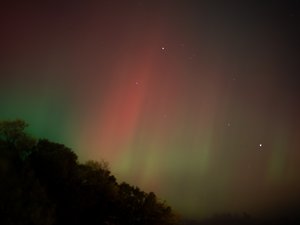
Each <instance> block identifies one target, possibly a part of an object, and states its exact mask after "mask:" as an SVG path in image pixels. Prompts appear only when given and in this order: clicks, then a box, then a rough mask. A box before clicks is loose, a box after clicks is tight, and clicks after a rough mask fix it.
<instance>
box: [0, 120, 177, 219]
mask: <svg viewBox="0 0 300 225" xmlns="http://www.w3.org/2000/svg"><path fill="white" fill-rule="evenodd" d="M26 127H27V124H26V123H25V122H24V121H22V120H14V121H1V122H0V224H1V225H19V224H20V225H21V224H22V225H68V224H72V225H79V224H82V225H90V224H91V225H92V224H93V225H94V224H95V225H96V224H99V225H100V224H107V225H108V224H110V225H113V224H114V225H121V224H122V225H139V224H140V225H144V224H145V225H171V224H176V223H177V219H176V216H175V215H174V213H173V212H172V210H171V208H170V207H169V206H167V205H165V203H163V202H160V201H159V200H158V199H157V197H156V195H155V194H154V193H153V192H150V193H145V192H143V191H142V190H140V189H139V188H138V187H134V186H131V185H129V184H127V183H121V184H118V183H117V181H116V178H115V177H114V176H113V175H112V174H111V173H110V171H109V168H108V164H107V163H105V162H96V161H88V162H86V163H85V164H81V163H79V162H78V160H77V155H76V154H75V153H74V152H73V151H72V150H71V149H69V148H67V147H65V146H64V145H62V144H57V143H53V142H51V141H49V140H46V139H40V140H37V141H36V140H35V139H34V138H32V137H30V135H28V134H27V133H26V132H25V128H26Z"/></svg>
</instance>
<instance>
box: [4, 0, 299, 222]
mask: <svg viewBox="0 0 300 225" xmlns="http://www.w3.org/2000/svg"><path fill="white" fill-rule="evenodd" d="M299 10H300V3H299V1H297V0H289V1H283V0H282V1H250V0H249V1H248V0H245V1H183V0H182V1H179V0H177V1H176V0H174V1H163V0H162V1H150V0H149V1H146V0H145V1H143V0H136V1H129V0H128V1H127V0H124V1H121V0H120V1H118V0H111V1H80V0H78V1H66V0H63V1H43V2H38V1H36V3H25V2H21V1H20V2H14V3H7V4H3V6H2V7H1V9H0V11H1V13H0V18H1V23H0V28H1V42H0V48H1V53H0V56H1V61H0V70H1V77H0V88H1V89H0V102H1V109H0V118H1V119H14V118H22V119H24V120H26V121H27V122H28V123H29V124H30V129H29V131H30V132H31V133H32V134H33V135H34V136H37V137H45V138H49V139H51V140H53V141H57V142H61V143H64V144H66V145H67V146H70V147H71V148H72V149H73V150H74V151H75V152H76V153H77V154H78V155H79V160H81V161H85V160H89V159H93V160H101V159H104V160H105V161H107V162H109V164H110V168H111V170H112V172H113V174H115V175H116V177H117V179H118V180H124V181H126V182H128V183H131V184H133V185H137V186H139V187H141V188H143V189H145V190H146V191H154V192H155V193H157V195H158V196H160V197H161V198H162V199H165V200H166V201H167V202H168V204H170V205H171V206H172V207H173V208H174V209H175V210H177V211H178V212H180V214H182V215H184V216H187V217H192V218H200V217H204V216H207V215H210V214H213V213H222V212H249V213H253V214H262V213H266V212H271V211H272V210H275V211H276V210H278V209H280V207H285V205H291V204H293V203H294V202H295V203H298V202H297V201H298V200H299V197H300V176H299V171H300V164H299V159H300V151H299V144H300V141H299V140H300V120H299V115H300V107H299V106H300V104H299V99H300V91H299V90H300V89H299V81H300V79H299V65H300V63H299V59H300V54H299V53H300V51H299V50H300V48H299V47H300V45H299V40H300V37H299V29H300V24H299V21H300V19H299V16H300V14H299Z"/></svg>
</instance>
